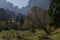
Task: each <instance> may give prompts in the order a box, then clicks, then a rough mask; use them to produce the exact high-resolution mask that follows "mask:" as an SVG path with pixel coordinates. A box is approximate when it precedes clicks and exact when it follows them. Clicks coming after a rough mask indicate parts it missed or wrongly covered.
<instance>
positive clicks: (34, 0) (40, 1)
mask: <svg viewBox="0 0 60 40" xmlns="http://www.w3.org/2000/svg"><path fill="white" fill-rule="evenodd" d="M49 4H50V0H30V1H29V3H28V6H26V7H24V8H21V9H20V12H21V13H23V14H26V13H28V12H29V11H30V10H31V8H32V7H33V6H38V7H41V8H43V9H45V10H48V8H49Z"/></svg>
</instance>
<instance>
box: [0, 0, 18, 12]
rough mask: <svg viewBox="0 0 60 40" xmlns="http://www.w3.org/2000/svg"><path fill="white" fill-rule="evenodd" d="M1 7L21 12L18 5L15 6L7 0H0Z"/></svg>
mask: <svg viewBox="0 0 60 40" xmlns="http://www.w3.org/2000/svg"><path fill="white" fill-rule="evenodd" d="M0 8H4V9H9V10H11V11H14V12H19V8H18V7H17V6H15V7H14V6H13V4H12V3H10V2H7V1H6V0H0Z"/></svg>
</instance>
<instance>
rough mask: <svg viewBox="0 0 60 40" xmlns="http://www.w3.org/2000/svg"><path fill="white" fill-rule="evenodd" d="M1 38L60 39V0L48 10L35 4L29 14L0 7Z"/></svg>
mask: <svg viewBox="0 0 60 40" xmlns="http://www.w3.org/2000/svg"><path fill="white" fill-rule="evenodd" d="M0 40H60V0H51V1H50V7H49V9H48V11H46V10H44V9H43V8H41V7H37V6H33V7H32V8H31V12H28V15H23V14H20V13H17V14H16V13H15V12H13V11H10V10H8V9H4V8H0Z"/></svg>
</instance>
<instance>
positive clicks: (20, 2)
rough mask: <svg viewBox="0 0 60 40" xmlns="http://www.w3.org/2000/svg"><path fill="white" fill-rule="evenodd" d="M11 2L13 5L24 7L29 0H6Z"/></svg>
mask: <svg viewBox="0 0 60 40" xmlns="http://www.w3.org/2000/svg"><path fill="white" fill-rule="evenodd" d="M7 1H8V2H10V3H12V4H13V5H14V6H18V7H19V8H22V7H25V6H27V5H28V2H29V0H7Z"/></svg>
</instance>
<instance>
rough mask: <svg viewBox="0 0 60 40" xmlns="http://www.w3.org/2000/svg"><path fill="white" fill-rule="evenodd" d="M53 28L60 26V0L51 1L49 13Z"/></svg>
mask: <svg viewBox="0 0 60 40" xmlns="http://www.w3.org/2000/svg"><path fill="white" fill-rule="evenodd" d="M48 14H49V16H50V18H51V23H50V24H51V25H52V26H56V27H57V26H60V0H51V4H50V8H49V12H48Z"/></svg>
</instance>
